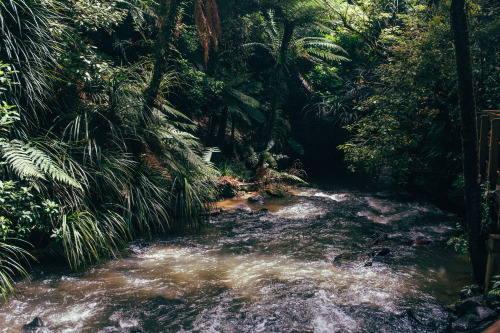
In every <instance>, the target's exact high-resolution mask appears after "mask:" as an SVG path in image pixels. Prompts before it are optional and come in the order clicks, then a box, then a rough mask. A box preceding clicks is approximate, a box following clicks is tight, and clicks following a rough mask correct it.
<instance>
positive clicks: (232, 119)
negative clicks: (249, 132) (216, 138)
mask: <svg viewBox="0 0 500 333" xmlns="http://www.w3.org/2000/svg"><path fill="white" fill-rule="evenodd" d="M235 131H236V115H235V114H234V112H233V114H232V115H231V144H230V148H231V152H234V151H235V150H234V132H235ZM235 155H236V154H235Z"/></svg>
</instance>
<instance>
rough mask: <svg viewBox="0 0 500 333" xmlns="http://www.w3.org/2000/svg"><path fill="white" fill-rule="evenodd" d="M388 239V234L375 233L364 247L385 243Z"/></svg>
mask: <svg viewBox="0 0 500 333" xmlns="http://www.w3.org/2000/svg"><path fill="white" fill-rule="evenodd" d="M387 241H388V236H387V234H375V235H374V237H373V238H372V239H371V240H370V241H369V242H368V243H366V244H365V245H364V246H363V247H372V246H375V245H381V244H385V243H386V242H387Z"/></svg>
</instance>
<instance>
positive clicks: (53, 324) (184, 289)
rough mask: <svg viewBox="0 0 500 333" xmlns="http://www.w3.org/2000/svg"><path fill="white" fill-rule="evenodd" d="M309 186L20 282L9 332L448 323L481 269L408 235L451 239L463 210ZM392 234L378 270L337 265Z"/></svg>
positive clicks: (435, 326)
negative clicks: (449, 303)
mask: <svg viewBox="0 0 500 333" xmlns="http://www.w3.org/2000/svg"><path fill="white" fill-rule="evenodd" d="M303 192H304V195H303V196H302V197H300V198H298V199H295V200H289V201H287V204H286V206H284V207H281V208H279V209H277V210H276V211H275V212H271V213H268V212H259V213H254V214H237V215H227V216H220V217H219V218H218V219H216V220H214V221H213V223H212V227H211V228H209V229H206V230H204V231H203V232H200V233H199V234H196V235H190V236H183V237H175V238H170V239H166V240H157V241H154V242H152V243H151V244H150V245H149V246H147V247H141V248H139V247H137V246H136V245H133V246H136V247H137V248H136V249H135V250H134V251H133V254H132V255H130V256H129V257H126V258H123V259H119V260H112V261H109V262H107V263H104V264H101V265H96V266H94V267H92V268H91V269H89V270H87V271H86V272H83V273H81V274H74V275H71V276H64V275H63V276H57V275H50V276H46V275H45V276H44V275H43V274H42V276H41V277H40V278H34V279H33V281H32V282H28V281H25V282H20V283H18V285H17V286H16V288H17V289H18V290H19V296H20V297H19V299H18V300H16V299H13V300H12V301H11V302H10V303H9V304H7V305H4V306H2V308H1V310H2V311H0V322H1V323H5V325H3V326H2V325H0V332H9V333H10V332H19V330H20V327H22V325H23V324H26V323H28V322H30V321H31V320H32V319H33V318H34V317H36V316H40V317H41V318H42V319H43V321H44V322H45V324H46V325H47V326H48V327H49V328H50V330H49V331H57V332H103V333H104V332H127V331H131V330H134V329H141V330H142V331H144V332H156V331H158V332H159V331H172V332H294V331H295V332H307V331H314V332H363V331H364V332H374V331H386V332H400V331H405V332H435V331H439V328H440V327H441V326H440V325H444V324H445V323H446V318H445V317H446V316H445V315H443V310H442V306H441V305H440V303H439V302H438V300H437V298H438V297H440V298H442V299H454V298H456V297H457V296H456V295H457V293H458V292H459V290H460V287H461V285H463V284H465V281H467V278H468V274H469V272H468V270H466V269H464V268H463V266H465V265H464V264H463V262H458V261H457V260H461V259H457V258H456V257H455V256H454V255H453V254H452V253H451V252H447V250H446V249H444V248H439V247H437V248H425V247H424V248H418V247H412V246H410V245H408V244H405V242H404V241H401V239H403V240H404V239H405V237H410V238H413V237H422V238H436V237H443V236H445V235H447V234H449V233H450V232H452V230H453V229H452V226H453V225H454V224H455V221H454V217H453V216H450V215H449V214H444V213H442V212H440V211H438V210H434V209H432V208H429V207H427V206H426V207H423V206H420V205H418V204H416V203H401V202H391V201H389V200H383V199H378V198H372V197H371V196H368V195H364V196H360V197H358V198H354V196H353V195H351V194H346V195H344V194H335V193H329V192H321V191H318V190H304V191H303ZM363 212H366V214H364V213H363ZM356 213H358V216H356ZM433 220H435V222H432V221H433ZM431 222H432V223H431ZM383 223H385V224H383ZM381 232H382V233H387V234H388V241H387V243H388V244H384V246H387V247H389V248H390V254H389V255H387V256H386V257H383V258H380V259H377V258H373V264H372V265H371V266H368V267H364V261H356V260H354V261H352V262H347V263H345V264H338V263H337V262H334V258H335V257H337V256H339V255H341V254H343V253H351V254H352V253H356V251H358V252H361V253H363V251H365V252H366V251H372V250H371V249H364V248H362V247H361V246H360V245H362V244H366V243H367V241H369V240H370V239H373V234H374V233H381ZM436 246H438V245H436ZM375 251H376V250H375ZM454 262H457V264H454ZM408 309H410V310H411V311H413V312H414V313H415V316H417V317H418V319H419V322H413V321H412V319H411V318H409V317H408V316H405V313H406V312H405V311H407V310H408ZM426 309H428V311H427V310H426ZM443 323H444V324H443Z"/></svg>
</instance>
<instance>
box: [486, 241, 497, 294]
mask: <svg viewBox="0 0 500 333" xmlns="http://www.w3.org/2000/svg"><path fill="white" fill-rule="evenodd" d="M497 274H500V235H490V238H488V262H487V264H486V280H485V283H484V295H485V296H486V295H488V291H489V290H490V283H491V278H492V277H493V276H494V275H497Z"/></svg>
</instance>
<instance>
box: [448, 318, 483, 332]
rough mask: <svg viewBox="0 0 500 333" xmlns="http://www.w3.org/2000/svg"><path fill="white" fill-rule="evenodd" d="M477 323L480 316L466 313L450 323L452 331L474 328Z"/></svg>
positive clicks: (479, 320) (479, 321)
mask: <svg viewBox="0 0 500 333" xmlns="http://www.w3.org/2000/svg"><path fill="white" fill-rule="evenodd" d="M479 323H481V318H479V317H478V316H476V315H474V314H466V315H465V316H463V317H461V318H458V320H456V321H455V322H453V323H452V324H451V331H452V332H465V331H469V330H472V329H474V328H476V327H477V326H478V325H479Z"/></svg>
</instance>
